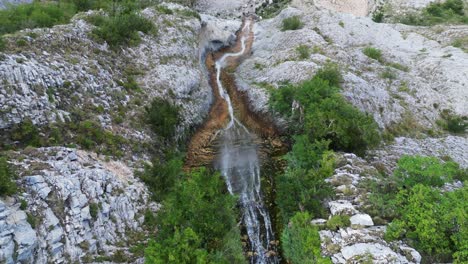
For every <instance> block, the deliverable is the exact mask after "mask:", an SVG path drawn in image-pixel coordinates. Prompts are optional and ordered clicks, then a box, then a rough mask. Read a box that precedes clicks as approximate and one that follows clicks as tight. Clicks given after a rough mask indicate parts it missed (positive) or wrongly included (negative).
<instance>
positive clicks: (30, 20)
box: [0, 1, 76, 35]
mask: <svg viewBox="0 0 468 264" xmlns="http://www.w3.org/2000/svg"><path fill="white" fill-rule="evenodd" d="M75 12H76V11H75V7H74V5H73V4H70V3H65V2H64V1H63V2H61V3H60V4H57V3H51V2H47V3H41V2H33V3H31V4H21V5H15V6H12V7H10V8H8V9H5V10H0V35H3V34H7V33H12V32H15V31H18V30H21V29H25V28H38V27H52V26H54V25H58V24H65V23H68V22H69V20H70V18H71V17H72V16H73V14H75Z"/></svg>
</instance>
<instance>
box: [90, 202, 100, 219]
mask: <svg viewBox="0 0 468 264" xmlns="http://www.w3.org/2000/svg"><path fill="white" fill-rule="evenodd" d="M98 213H99V205H98V204H97V203H90V204H89V214H90V215H91V217H92V218H93V219H95V220H96V219H97V217H98Z"/></svg>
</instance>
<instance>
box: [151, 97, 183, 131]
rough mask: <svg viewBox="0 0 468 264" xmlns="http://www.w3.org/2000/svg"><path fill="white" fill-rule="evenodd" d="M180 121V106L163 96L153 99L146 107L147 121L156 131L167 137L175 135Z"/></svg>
mask: <svg viewBox="0 0 468 264" xmlns="http://www.w3.org/2000/svg"><path fill="white" fill-rule="evenodd" d="M179 121H180V115H179V107H177V106H174V105H172V104H171V103H169V102H167V101H165V100H163V99H161V98H155V99H153V101H152V102H151V105H150V106H148V107H146V122H147V123H148V124H149V125H150V126H151V128H152V129H153V131H154V133H156V134H158V135H159V136H161V137H163V138H165V139H168V138H170V137H172V136H174V133H175V130H176V126H177V124H178V123H179Z"/></svg>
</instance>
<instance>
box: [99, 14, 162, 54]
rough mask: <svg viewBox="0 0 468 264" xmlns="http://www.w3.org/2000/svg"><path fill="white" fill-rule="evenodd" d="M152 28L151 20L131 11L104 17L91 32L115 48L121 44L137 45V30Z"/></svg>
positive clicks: (146, 30)
mask: <svg viewBox="0 0 468 264" xmlns="http://www.w3.org/2000/svg"><path fill="white" fill-rule="evenodd" d="M154 29H155V27H154V25H153V23H152V22H151V21H149V20H148V19H146V18H144V17H142V16H140V15H138V14H135V13H133V12H132V13H128V14H126V13H124V14H118V15H116V16H111V17H107V18H105V19H104V22H102V24H101V25H100V26H98V28H96V29H94V30H93V34H94V36H96V37H97V38H98V39H99V40H102V41H105V42H106V43H107V44H108V45H109V46H111V47H113V48H116V47H118V46H122V45H128V46H132V45H137V44H138V43H140V41H141V38H140V36H139V34H138V32H139V31H141V32H143V33H149V32H150V31H152V30H154Z"/></svg>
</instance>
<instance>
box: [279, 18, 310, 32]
mask: <svg viewBox="0 0 468 264" xmlns="http://www.w3.org/2000/svg"><path fill="white" fill-rule="evenodd" d="M303 26H304V23H302V21H301V19H300V18H299V17H298V16H292V17H288V18H285V19H283V26H282V28H281V30H282V31H286V30H297V29H301V28H302V27H303Z"/></svg>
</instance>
